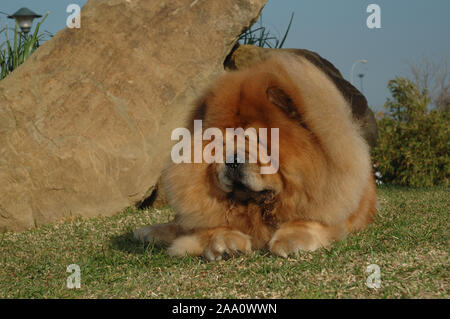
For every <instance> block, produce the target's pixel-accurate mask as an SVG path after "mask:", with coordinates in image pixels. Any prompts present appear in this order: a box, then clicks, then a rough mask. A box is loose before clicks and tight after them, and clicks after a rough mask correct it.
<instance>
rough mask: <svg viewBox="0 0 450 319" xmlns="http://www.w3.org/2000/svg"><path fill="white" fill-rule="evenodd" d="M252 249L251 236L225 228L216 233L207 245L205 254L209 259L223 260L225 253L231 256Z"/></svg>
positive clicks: (248, 251) (245, 252)
mask: <svg viewBox="0 0 450 319" xmlns="http://www.w3.org/2000/svg"><path fill="white" fill-rule="evenodd" d="M251 251H252V242H251V237H250V236H248V235H245V234H244V233H241V232H240V231H237V230H225V231H220V232H217V233H215V234H214V235H213V236H212V238H211V240H210V242H209V243H208V245H207V246H206V248H205V250H204V252H203V256H204V257H205V258H206V259H208V260H221V259H222V256H223V255H224V254H227V255H229V256H233V255H236V254H238V253H244V254H247V253H250V252H251Z"/></svg>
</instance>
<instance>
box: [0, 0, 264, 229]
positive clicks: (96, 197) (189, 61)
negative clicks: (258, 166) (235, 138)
mask: <svg viewBox="0 0 450 319" xmlns="http://www.w3.org/2000/svg"><path fill="white" fill-rule="evenodd" d="M265 2H266V0H227V1H205V0H190V1H187V0H161V1H147V0H89V1H88V3H87V4H86V5H85V6H84V7H83V9H82V13H81V28H80V29H64V30H62V31H61V32H59V33H58V34H57V35H56V36H55V37H54V38H52V39H51V40H50V41H48V42H46V43H45V44H44V45H42V46H41V47H40V48H39V49H38V50H37V51H36V52H35V53H34V54H33V55H32V57H31V58H30V59H29V60H28V61H27V62H26V63H25V64H23V65H22V66H21V67H19V68H18V69H17V70H15V71H14V72H13V73H12V74H11V75H9V76H8V77H7V78H6V79H4V80H2V81H1V82H0V119H1V120H0V229H1V228H5V227H6V228H7V229H8V230H14V231H19V230H24V229H28V228H30V227H33V226H34V225H36V224H38V225H40V224H47V223H51V222H55V221H58V220H61V219H64V218H66V217H67V216H70V215H82V216H96V215H111V214H114V213H116V212H118V211H120V210H122V209H124V208H125V207H127V206H130V205H135V204H137V203H139V202H141V201H142V200H144V199H145V198H147V197H148V196H149V195H150V194H151V192H152V191H153V189H154V187H155V185H156V182H157V180H158V178H159V176H160V172H161V170H162V168H163V166H164V165H165V163H166V162H167V161H168V160H169V158H168V156H169V154H170V146H171V143H170V133H171V131H172V129H174V128H176V127H180V126H184V124H185V118H186V116H187V114H188V113H189V112H190V111H191V108H192V105H193V101H194V100H195V97H196V96H198V95H199V94H200V92H201V91H202V90H203V89H204V88H205V87H206V86H208V85H209V84H210V82H211V81H213V80H214V79H215V78H216V77H217V76H218V75H220V73H221V72H223V61H224V60H225V57H226V56H227V54H228V53H229V52H230V50H231V48H232V47H233V45H234V44H235V43H236V40H237V38H238V36H239V34H240V33H241V32H242V30H243V29H244V28H246V27H249V26H250V25H251V23H252V22H253V21H255V20H256V18H257V17H258V15H259V13H260V11H261V9H262V7H263V5H264V4H265Z"/></svg>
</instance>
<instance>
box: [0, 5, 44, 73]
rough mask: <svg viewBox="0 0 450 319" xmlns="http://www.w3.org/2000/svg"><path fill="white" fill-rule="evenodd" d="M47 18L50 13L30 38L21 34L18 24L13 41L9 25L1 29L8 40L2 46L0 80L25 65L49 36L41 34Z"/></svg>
mask: <svg viewBox="0 0 450 319" xmlns="http://www.w3.org/2000/svg"><path fill="white" fill-rule="evenodd" d="M47 16H48V13H47V14H46V15H45V16H44V17H43V18H42V20H41V21H40V22H39V23H38V24H37V26H36V28H35V30H34V32H33V34H31V35H29V36H28V35H25V34H23V33H22V32H19V26H18V25H17V22H16V26H15V28H14V31H13V33H14V34H13V36H12V38H11V39H10V37H9V34H8V33H9V31H10V30H9V28H8V25H6V26H5V27H4V28H2V29H0V35H2V34H4V35H5V38H6V40H5V41H4V42H3V43H2V44H0V69H1V71H0V80H2V79H4V78H5V77H6V76H7V75H8V74H9V73H11V72H12V71H14V70H15V69H16V68H18V67H19V65H21V64H22V63H24V62H25V61H26V60H27V59H28V58H29V57H30V56H31V54H32V53H33V52H34V51H35V50H36V49H37V48H38V47H39V45H40V41H42V40H43V39H44V37H46V36H48V32H44V33H39V28H40V26H41V24H42V23H43V22H44V21H45V19H46V18H47Z"/></svg>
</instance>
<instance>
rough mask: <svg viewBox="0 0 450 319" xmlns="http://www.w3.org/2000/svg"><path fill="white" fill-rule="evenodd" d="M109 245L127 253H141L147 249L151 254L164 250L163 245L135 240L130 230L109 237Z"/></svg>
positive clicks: (146, 251)
mask: <svg viewBox="0 0 450 319" xmlns="http://www.w3.org/2000/svg"><path fill="white" fill-rule="evenodd" d="M109 246H110V248H111V249H113V250H120V251H123V252H126V253H129V254H134V255H143V254H146V253H148V252H149V251H150V252H151V253H152V254H159V253H161V252H163V251H164V250H165V247H162V246H160V245H155V244H148V243H146V244H144V243H142V242H140V241H138V240H136V239H135V238H134V236H133V233H132V232H128V233H125V234H122V235H119V236H114V237H111V238H110V240H109Z"/></svg>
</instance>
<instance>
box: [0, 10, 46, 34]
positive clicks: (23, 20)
mask: <svg viewBox="0 0 450 319" xmlns="http://www.w3.org/2000/svg"><path fill="white" fill-rule="evenodd" d="M40 17H42V16H41V15H40V14H37V13H34V12H33V11H31V10H30V9H28V8H21V9H19V10H18V11H17V12H16V13H14V14H12V15H10V16H8V18H10V19H15V20H16V21H17V24H18V25H19V27H20V29H21V30H22V32H23V33H24V34H25V35H26V34H28V32H30V30H31V26H32V25H33V20H34V19H35V18H40Z"/></svg>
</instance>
